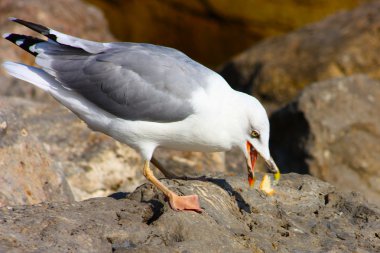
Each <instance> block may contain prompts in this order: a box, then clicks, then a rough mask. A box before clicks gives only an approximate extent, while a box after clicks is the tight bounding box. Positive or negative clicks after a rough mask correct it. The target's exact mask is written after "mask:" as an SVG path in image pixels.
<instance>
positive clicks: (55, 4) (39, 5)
mask: <svg viewBox="0 0 380 253" xmlns="http://www.w3.org/2000/svg"><path fill="white" fill-rule="evenodd" d="M8 17H17V18H21V19H25V20H28V21H32V22H36V23H39V24H43V25H46V26H49V27H51V28H53V29H55V30H58V31H60V32H63V33H67V34H70V35H74V36H79V37H81V38H84V39H89V40H95V41H114V40H115V39H114V38H113V36H112V35H111V33H110V32H109V30H108V24H107V22H106V20H105V19H104V17H103V15H102V13H101V12H100V11H99V10H98V9H96V8H95V7H93V6H91V5H89V4H86V3H83V2H82V1H80V0H79V1H78V0H61V1H44V0H28V1H24V0H1V1H0V33H1V34H3V33H21V34H30V35H33V36H37V33H35V32H33V31H31V30H30V29H27V28H25V27H23V26H21V25H19V24H15V23H13V22H10V21H9V20H8ZM42 38H43V37H42ZM0 50H1V52H2V53H1V55H0V62H4V61H16V62H23V63H25V64H33V63H34V57H32V56H31V55H29V54H28V53H26V52H25V51H23V50H21V49H20V48H17V47H16V46H15V45H13V44H12V43H10V42H9V41H7V40H5V39H0ZM2 73H4V71H3V69H2V68H1V70H0V74H2ZM0 83H1V85H0V94H1V95H8V96H9V95H13V96H20V97H28V98H36V100H40V99H41V98H43V99H44V100H46V99H47V97H49V96H46V94H45V93H44V92H42V91H40V90H38V89H36V88H34V87H33V86H31V85H28V86H27V85H24V84H23V83H22V82H21V81H20V80H17V79H13V78H11V77H9V76H8V75H7V76H6V77H4V76H0Z"/></svg>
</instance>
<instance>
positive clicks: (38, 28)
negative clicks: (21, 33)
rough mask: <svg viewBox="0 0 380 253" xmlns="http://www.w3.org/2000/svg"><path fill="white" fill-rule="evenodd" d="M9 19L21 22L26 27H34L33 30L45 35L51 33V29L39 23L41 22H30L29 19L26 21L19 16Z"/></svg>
mask: <svg viewBox="0 0 380 253" xmlns="http://www.w3.org/2000/svg"><path fill="white" fill-rule="evenodd" d="M9 20H11V21H13V22H16V23H19V24H20V25H23V26H26V27H28V28H30V29H32V30H33V31H36V32H38V33H41V34H42V35H45V36H46V35H49V31H50V29H49V28H47V27H46V26H43V25H39V24H36V23H32V22H29V21H25V20H22V19H19V18H9Z"/></svg>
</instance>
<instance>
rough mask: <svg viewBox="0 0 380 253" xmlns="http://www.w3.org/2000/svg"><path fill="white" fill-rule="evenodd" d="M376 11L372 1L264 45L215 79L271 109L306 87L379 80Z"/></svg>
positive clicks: (235, 60) (378, 4) (379, 35)
mask: <svg viewBox="0 0 380 253" xmlns="http://www.w3.org/2000/svg"><path fill="white" fill-rule="evenodd" d="M379 10H380V2H379V1H374V2H372V3H370V4H364V5H362V6H360V7H358V8H356V9H354V10H352V11H345V12H340V13H337V14H335V15H333V16H330V17H328V18H326V19H324V20H323V21H320V22H318V23H315V24H312V25H309V26H306V27H304V28H302V29H300V30H297V31H294V32H292V33H289V34H286V35H283V36H279V37H274V38H270V39H267V40H264V41H263V42H261V43H259V44H257V45H255V46H253V47H252V48H250V49H249V50H247V51H245V52H243V53H241V54H239V55H238V56H236V57H235V58H233V59H232V60H231V61H229V62H227V63H226V64H225V65H224V66H223V67H222V68H221V70H220V73H221V74H222V75H223V76H224V77H225V78H226V80H227V81H228V82H229V83H230V84H231V85H232V86H233V87H234V88H236V89H238V90H242V91H245V92H248V93H251V94H257V95H258V97H260V98H261V99H262V100H265V101H267V102H272V103H275V104H277V105H278V104H284V103H286V102H289V101H290V100H291V99H292V98H293V97H294V96H295V95H296V94H298V92H299V91H300V90H302V89H303V88H304V87H305V86H307V85H308V84H310V83H312V82H316V81H321V80H326V79H330V78H333V77H342V76H350V75H353V74H361V73H365V74H368V75H370V76H371V77H375V78H380V68H379V65H380V58H379V57H378V55H379V54H380V33H379V32H378V30H379V27H380V11H379Z"/></svg>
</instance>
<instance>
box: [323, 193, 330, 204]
mask: <svg viewBox="0 0 380 253" xmlns="http://www.w3.org/2000/svg"><path fill="white" fill-rule="evenodd" d="M324 200H325V205H327V204H328V203H329V202H330V200H329V195H328V194H326V195H325V196H324Z"/></svg>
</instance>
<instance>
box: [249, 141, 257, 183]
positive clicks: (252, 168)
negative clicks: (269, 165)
mask: <svg viewBox="0 0 380 253" xmlns="http://www.w3.org/2000/svg"><path fill="white" fill-rule="evenodd" d="M246 148H247V154H248V157H247V170H248V183H249V186H250V187H253V186H254V184H255V181H256V178H255V164H256V160H257V151H256V149H254V147H253V146H252V144H251V143H250V142H249V141H247V144H246Z"/></svg>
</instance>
